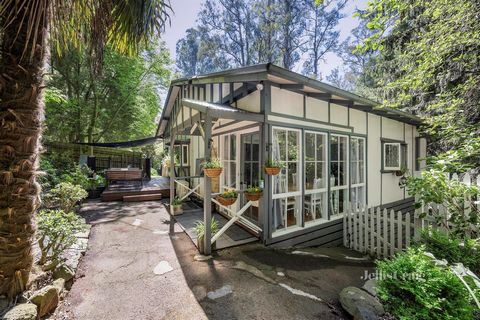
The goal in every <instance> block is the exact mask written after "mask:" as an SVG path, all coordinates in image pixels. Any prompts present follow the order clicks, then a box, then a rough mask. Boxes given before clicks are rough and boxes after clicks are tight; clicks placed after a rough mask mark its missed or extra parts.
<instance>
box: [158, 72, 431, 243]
mask: <svg viewBox="0 0 480 320" xmlns="http://www.w3.org/2000/svg"><path fill="white" fill-rule="evenodd" d="M418 125H420V120H419V119H418V118H416V117H415V116H412V115H410V114H407V113H404V112H401V111H398V110H390V109H378V108H377V107H376V103H375V102H373V101H370V100H367V99H365V98H362V97H359V96H356V95H354V94H352V93H349V92H346V91H343V90H340V89H338V88H335V87H333V86H330V85H327V84H324V83H321V82H319V81H316V80H313V79H310V78H307V77H304V76H302V75H299V74H296V73H294V72H291V71H287V70H285V69H282V68H280V67H277V66H274V65H271V64H264V65H258V66H252V67H247V68H241V69H233V70H228V71H225V72H219V73H214V74H210V75H204V76H203V75H202V76H195V77H192V78H189V79H179V80H176V81H173V82H172V85H171V88H170V90H169V95H168V98H167V103H166V105H165V107H164V109H163V113H162V118H161V120H160V124H159V127H158V131H157V135H158V136H162V137H163V138H164V139H166V140H167V141H168V143H170V142H171V143H173V144H172V146H174V141H178V140H179V137H183V136H189V139H188V148H186V147H182V148H179V149H178V150H181V152H188V153H189V154H188V156H181V159H182V164H185V163H187V159H188V164H189V170H188V172H185V171H184V176H182V177H174V176H173V175H172V180H174V179H175V180H182V181H184V183H185V184H188V185H189V186H190V187H193V186H194V185H197V184H200V186H199V188H198V189H196V191H195V193H196V194H197V196H198V197H200V198H203V201H204V203H207V202H208V203H211V201H212V200H211V194H216V193H218V192H222V191H223V190H225V189H227V188H235V189H237V190H239V191H240V195H239V199H238V201H237V202H236V203H235V204H234V205H232V206H230V207H227V208H224V207H222V206H218V205H216V204H215V202H213V204H214V208H215V207H216V209H217V210H218V211H220V212H222V213H223V214H224V215H225V216H230V217H233V216H235V214H236V213H238V212H241V215H240V217H238V221H235V222H236V223H238V224H240V225H242V226H243V227H244V228H246V229H248V230H249V232H251V233H253V234H255V235H257V236H258V237H259V238H260V239H261V240H262V241H263V242H264V243H265V244H268V245H279V246H287V245H294V244H303V245H309V244H312V245H313V244H326V245H335V244H339V243H341V238H342V221H341V217H342V214H343V213H344V212H345V210H347V208H349V206H362V205H365V204H368V205H371V206H372V205H373V206H380V205H388V204H389V203H394V202H398V201H403V200H405V201H407V200H408V199H409V196H408V194H406V192H405V190H404V189H402V188H401V187H400V186H399V180H400V177H399V174H398V172H399V171H401V170H403V171H405V170H408V171H409V172H410V173H413V172H415V171H418V170H420V169H421V168H422V162H421V160H419V159H421V158H423V157H424V156H425V152H426V143H425V140H424V138H422V137H420V135H419V133H418V130H417V127H418ZM180 140H181V139H180ZM205 142H206V143H205ZM212 157H215V158H219V159H220V161H221V163H222V165H223V172H222V174H221V176H220V177H219V178H218V179H210V178H208V179H207V178H204V177H203V176H202V172H201V170H200V163H201V162H202V161H203V160H204V159H205V158H207V159H208V158H212ZM267 159H272V160H276V161H278V162H279V163H280V164H281V165H282V167H283V168H282V170H281V172H280V174H279V175H277V176H269V175H266V174H265V173H264V171H263V169H262V167H263V163H264V162H265V160H267ZM174 172H175V171H172V174H174ZM180 178H182V179H180ZM202 180H205V181H207V180H211V181H209V182H208V183H207V182H201V181H202ZM171 183H172V195H173V194H174V192H175V190H173V189H175V188H176V185H175V184H176V182H173V181H172V182H171ZM250 185H260V186H263V187H264V192H263V197H262V198H261V199H260V200H259V201H255V202H252V203H249V202H248V201H247V200H246V199H245V197H244V196H243V193H242V190H244V189H245V188H246V187H248V186H250ZM207 188H209V189H210V190H207ZM195 193H193V194H195ZM245 206H247V207H248V208H246V209H245ZM204 207H205V208H206V209H205V210H206V211H205V212H204V214H205V219H206V220H208V219H209V213H208V212H207V211H208V210H210V208H209V206H208V205H205V206H204ZM243 209H245V210H244V211H242V210H243ZM206 241H210V240H208V239H207V240H206Z"/></svg>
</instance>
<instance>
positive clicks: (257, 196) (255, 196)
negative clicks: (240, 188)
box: [245, 192, 263, 201]
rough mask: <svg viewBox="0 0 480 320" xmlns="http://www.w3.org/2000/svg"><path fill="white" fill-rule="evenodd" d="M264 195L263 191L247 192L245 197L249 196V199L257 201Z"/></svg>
mask: <svg viewBox="0 0 480 320" xmlns="http://www.w3.org/2000/svg"><path fill="white" fill-rule="evenodd" d="M262 195H263V192H257V193H247V192H245V198H247V200H248V201H257V200H259V199H260V198H261V197H262Z"/></svg>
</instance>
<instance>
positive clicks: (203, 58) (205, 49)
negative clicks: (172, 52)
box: [176, 27, 228, 76]
mask: <svg viewBox="0 0 480 320" xmlns="http://www.w3.org/2000/svg"><path fill="white" fill-rule="evenodd" d="M204 29H205V27H201V28H190V29H187V31H186V36H185V38H182V39H180V40H178V42H177V49H176V54H177V59H176V60H177V61H176V62H177V63H176V65H177V68H178V71H179V72H180V73H181V74H182V75H183V76H192V75H195V74H204V73H208V72H213V71H218V70H221V69H226V68H228V63H227V59H226V57H225V55H224V54H223V53H222V52H221V51H222V50H221V44H220V43H219V42H218V41H216V40H215V39H211V38H210V36H209V35H208V33H207V32H206V31H205V30H204Z"/></svg>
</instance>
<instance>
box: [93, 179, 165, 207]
mask: <svg viewBox="0 0 480 320" xmlns="http://www.w3.org/2000/svg"><path fill="white" fill-rule="evenodd" d="M142 195H155V197H154V199H149V197H146V198H144V200H135V198H133V199H134V200H130V201H148V200H159V199H160V198H159V196H162V197H164V198H165V197H167V198H168V197H169V196H170V183H169V179H168V178H166V177H156V178H152V179H151V180H150V181H144V182H143V183H140V182H138V181H123V182H119V183H115V184H111V185H109V186H108V188H107V189H106V190H105V191H103V193H102V195H101V199H102V201H124V197H130V196H142ZM152 197H153V196H152ZM127 201H128V200H127Z"/></svg>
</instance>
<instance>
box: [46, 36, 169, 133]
mask: <svg viewBox="0 0 480 320" xmlns="http://www.w3.org/2000/svg"><path fill="white" fill-rule="evenodd" d="M169 63H170V59H169V55H168V51H167V50H166V48H165V45H164V44H163V43H161V42H154V43H150V44H148V45H147V46H145V45H144V47H143V51H142V52H141V53H140V54H138V55H136V56H132V57H127V56H124V55H121V54H119V53H117V52H116V51H114V50H113V49H112V48H110V47H107V48H106V49H105V52H104V57H103V60H102V66H101V69H102V72H101V73H99V74H96V75H95V77H93V75H92V74H93V69H92V68H93V66H92V62H91V60H90V59H89V54H88V52H87V51H86V50H83V51H82V50H79V49H73V48H71V49H69V50H67V51H66V52H64V53H63V54H62V55H53V56H52V64H51V65H52V69H53V71H52V72H53V74H52V76H51V78H50V81H49V83H48V84H49V87H48V89H47V91H46V99H45V100H46V127H47V130H46V132H45V136H46V139H47V140H50V141H56V142H57V141H58V142H102V141H107V142H111V141H125V140H133V139H139V138H145V137H148V136H151V135H152V134H153V132H154V131H155V127H156V124H155V117H156V116H157V114H158V108H159V106H160V105H161V101H160V97H159V93H158V92H159V90H160V89H162V88H165V86H166V84H167V82H168V80H169V78H170V71H169V70H168V68H167V65H168V64H169Z"/></svg>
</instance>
